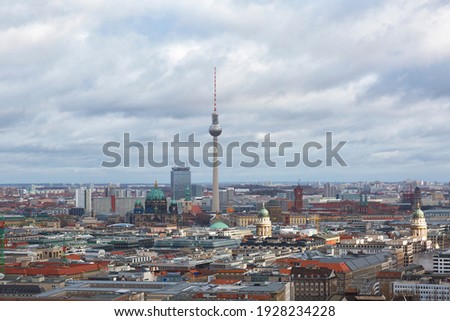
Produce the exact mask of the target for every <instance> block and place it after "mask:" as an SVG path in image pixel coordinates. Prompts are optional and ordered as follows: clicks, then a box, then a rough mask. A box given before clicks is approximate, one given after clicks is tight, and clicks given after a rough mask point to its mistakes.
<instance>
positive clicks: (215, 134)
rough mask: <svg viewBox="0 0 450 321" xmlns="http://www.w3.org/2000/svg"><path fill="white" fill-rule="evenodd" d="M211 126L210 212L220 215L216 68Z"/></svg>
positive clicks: (220, 128)
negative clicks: (211, 175) (211, 177)
mask: <svg viewBox="0 0 450 321" xmlns="http://www.w3.org/2000/svg"><path fill="white" fill-rule="evenodd" d="M211 118H212V125H211V126H209V134H210V135H211V136H212V137H213V183H212V185H213V186H212V188H213V199H212V211H213V212H214V213H215V214H219V213H220V204H219V165H218V159H217V157H218V143H219V140H218V137H219V135H220V134H221V133H222V127H220V125H219V114H218V113H217V100H216V67H214V111H213V113H212V114H211Z"/></svg>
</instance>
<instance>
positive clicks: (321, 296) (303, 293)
mask: <svg viewBox="0 0 450 321" xmlns="http://www.w3.org/2000/svg"><path fill="white" fill-rule="evenodd" d="M291 275H292V281H293V288H294V300H295V301H316V300H319V301H325V300H327V299H328V298H329V297H330V296H332V295H333V294H335V293H337V277H336V273H334V271H333V270H331V269H328V268H326V267H317V266H306V267H297V266H294V267H293V268H292V271H291Z"/></svg>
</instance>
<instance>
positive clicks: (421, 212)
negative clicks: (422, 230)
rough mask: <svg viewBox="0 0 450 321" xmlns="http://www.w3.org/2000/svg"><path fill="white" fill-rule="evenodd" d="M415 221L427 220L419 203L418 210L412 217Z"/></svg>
mask: <svg viewBox="0 0 450 321" xmlns="http://www.w3.org/2000/svg"><path fill="white" fill-rule="evenodd" d="M412 218H413V219H417V218H425V214H424V213H423V211H422V210H421V209H420V204H419V203H417V206H416V210H415V211H414V214H413V217H412Z"/></svg>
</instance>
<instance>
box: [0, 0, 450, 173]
mask: <svg viewBox="0 0 450 321" xmlns="http://www.w3.org/2000/svg"><path fill="white" fill-rule="evenodd" d="M449 21H450V6H449V5H448V4H447V3H446V2H445V1H431V0H430V1H414V2H411V1H380V2H377V3H375V4H374V3H372V2H369V1H358V2H354V1H336V2H333V3H332V4H330V3H329V2H326V1H314V2H301V3H300V2H296V1H292V2H272V1H245V2H243V1H226V2H220V3H214V4H210V3H198V4H196V5H195V6H194V5H192V4H189V3H187V2H181V3H180V2H178V1H140V2H139V3H134V4H127V5H126V6H124V5H123V3H122V2H119V1H112V0H110V1H96V2H91V1H64V2H52V1H45V0H39V1H33V2H29V1H14V2H11V3H8V4H3V5H2V6H1V7H0V99H1V101H2V108H1V109H0V132H1V133H2V135H1V136H0V153H1V155H2V160H1V165H2V167H3V168H4V169H5V171H4V172H3V173H2V175H1V176H0V179H2V181H5V182H16V181H21V182H23V181H30V182H31V181H64V180H66V181H74V182H76V181H83V182H87V181H90V180H92V181H123V182H125V181H130V182H133V181H141V180H142V177H143V176H144V177H148V181H150V180H151V179H152V178H153V177H155V178H158V180H160V181H168V177H169V176H168V175H169V174H168V172H169V169H168V168H167V169H162V170H161V169H154V168H146V169H139V168H129V169H123V168H117V169H114V170H105V169H103V168H100V163H101V161H102V155H101V148H102V145H103V143H105V142H107V141H111V140H119V141H120V140H121V139H122V138H123V133H124V132H130V133H131V134H132V137H133V138H135V139H136V140H142V141H144V142H146V141H149V140H154V141H156V142H160V141H162V140H168V139H171V138H172V137H173V135H174V134H176V133H180V134H181V135H182V136H183V135H184V137H186V136H187V135H188V134H189V133H195V134H196V137H198V138H199V139H200V140H202V141H204V142H206V141H208V140H209V135H208V132H207V128H208V126H209V123H210V115H209V114H210V112H211V107H212V69H213V66H217V67H218V104H219V112H220V114H221V116H220V121H221V124H222V126H223V128H224V131H223V134H222V136H221V137H220V138H221V141H223V142H225V143H226V142H229V141H233V140H238V141H241V142H242V141H244V140H249V139H252V140H254V139H257V138H258V137H262V135H264V134H265V133H268V132H270V133H271V135H272V136H273V137H274V138H275V139H276V140H277V141H278V142H281V141H283V140H286V141H293V142H294V143H296V144H297V145H299V146H301V144H303V143H304V142H306V141H308V140H318V141H323V139H324V133H325V132H326V131H332V132H333V134H334V135H335V136H334V137H335V138H336V140H347V141H348V143H347V145H346V146H345V148H344V149H343V151H342V152H343V154H344V155H345V159H346V160H347V162H348V163H349V167H348V168H339V167H333V168H331V169H329V168H323V167H322V168H317V169H308V168H304V167H301V168H298V169H285V168H277V169H276V170H273V169H271V170H267V168H265V167H264V166H260V167H258V168H255V169H252V170H251V171H247V170H245V171H243V170H241V169H239V168H233V169H224V170H223V171H222V172H221V178H223V179H224V180H226V181H232V180H234V179H236V180H260V177H261V180H262V179H264V180H290V179H292V177H299V178H302V179H303V180H344V179H355V180H365V179H387V180H392V179H398V180H400V179H404V178H408V177H417V178H418V179H433V180H450V178H449V177H448V174H447V173H449V171H448V169H449V168H448V165H447V163H448V156H449V155H448V154H449V152H448V151H447V150H448V144H447V143H446V140H447V137H449V134H450V133H449V129H448V126H447V123H448V120H449V119H450V98H449V89H448V86H447V84H448V82H449V81H448V80H449V79H448V78H449V76H448V75H449V71H450V70H449V66H450V40H449V38H448V30H449V27H450V25H449ZM430 166H432V168H433V169H430V168H429V167H430ZM37 169H38V170H37ZM193 177H194V179H195V180H197V181H209V173H208V171H205V169H204V168H203V169H194V176H193ZM294 180H296V179H294Z"/></svg>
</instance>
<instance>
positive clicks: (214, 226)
mask: <svg viewBox="0 0 450 321" xmlns="http://www.w3.org/2000/svg"><path fill="white" fill-rule="evenodd" d="M210 228H211V229H212V230H219V229H226V228H228V225H226V224H225V223H224V222H221V221H218V222H215V223H214V224H212V225H211V226H210Z"/></svg>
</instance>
